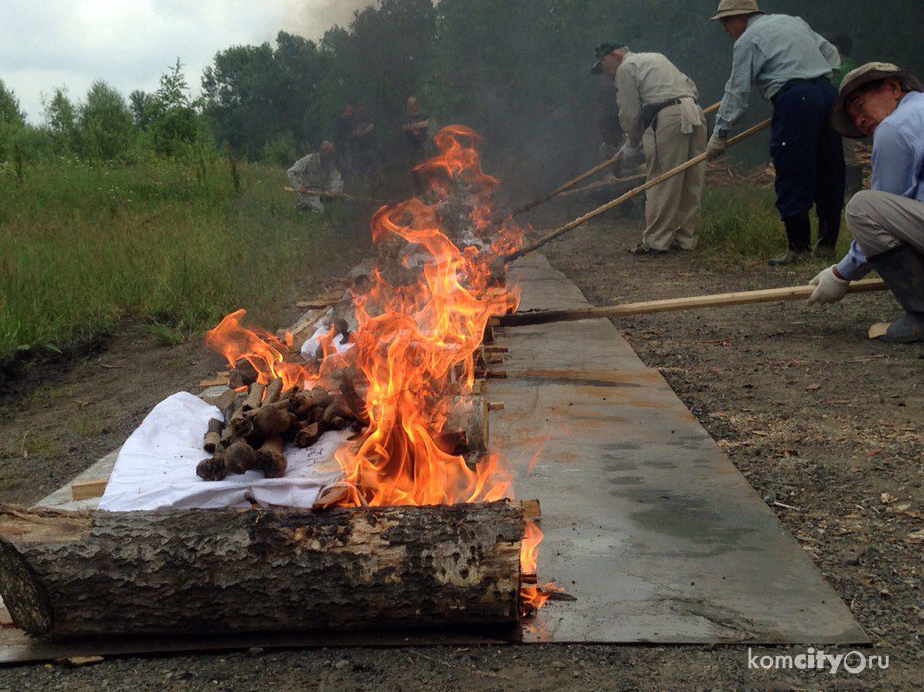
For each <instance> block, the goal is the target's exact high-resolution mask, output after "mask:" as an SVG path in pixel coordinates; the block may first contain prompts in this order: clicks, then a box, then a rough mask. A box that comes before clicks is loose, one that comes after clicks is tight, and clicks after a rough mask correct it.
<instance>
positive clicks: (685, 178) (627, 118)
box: [591, 43, 707, 255]
mask: <svg viewBox="0 0 924 692" xmlns="http://www.w3.org/2000/svg"><path fill="white" fill-rule="evenodd" d="M596 55H597V62H596V63H595V64H594V66H593V68H592V70H591V72H593V73H595V74H598V73H600V72H602V73H603V74H606V75H607V76H609V77H612V78H613V79H614V80H615V84H616V96H617V99H618V100H619V121H620V123H621V124H622V127H623V129H624V130H625V132H626V143H625V144H624V145H623V148H622V150H621V151H622V154H623V161H625V162H626V164H627V165H631V161H632V159H633V158H637V157H638V155H639V148H640V147H641V148H642V149H643V150H644V154H645V163H646V172H647V176H648V179H649V180H651V179H652V178H656V177H658V176H659V175H661V174H662V173H666V172H667V171H669V170H671V169H672V168H676V167H677V166H679V165H680V164H682V163H686V162H687V161H689V160H690V159H691V158H693V157H694V156H698V155H699V154H702V153H703V152H704V151H705V150H706V134H707V133H706V118H705V116H704V115H703V111H702V108H700V107H699V104H698V103H697V99H698V97H699V95H698V93H697V90H696V85H695V84H694V83H693V80H692V79H690V78H689V77H687V76H686V75H685V74H683V73H682V72H681V71H680V70H678V69H677V68H676V67H675V66H674V64H673V63H672V62H671V61H670V60H668V59H667V58H665V57H664V56H663V55H661V54H660V53H633V52H632V51H630V50H629V48H628V47H627V46H625V45H621V44H618V43H604V44H603V45H601V46H599V47H598V48H597V50H596ZM705 176H706V167H705V164H703V165H699V166H694V167H692V168H690V169H688V170H687V171H685V172H684V173H682V174H680V175H676V176H674V177H673V178H670V179H669V180H667V181H666V182H664V183H661V184H660V185H656V186H655V187H653V188H651V189H650V190H648V192H647V194H646V198H645V232H644V234H643V235H642V242H641V244H639V245H638V246H637V247H635V248H634V249H632V250H631V252H632V254H635V255H660V254H663V253H665V252H668V251H669V250H672V249H674V250H692V249H693V248H694V247H695V245H696V239H697V234H698V233H699V228H700V225H701V222H702V208H701V198H702V194H703V184H704V181H705Z"/></svg>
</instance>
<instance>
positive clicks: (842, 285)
mask: <svg viewBox="0 0 924 692" xmlns="http://www.w3.org/2000/svg"><path fill="white" fill-rule="evenodd" d="M809 283H810V284H811V285H812V286H817V288H816V289H815V292H814V293H812V295H811V297H810V298H809V299H808V304H809V305H815V304H816V303H819V304H821V305H828V304H830V303H836V302H838V301H839V300H841V299H842V298H843V297H844V296H845V295H847V287H848V286H849V285H850V282H849V281H847V279H841V278H840V277H838V276H837V275H836V274H835V273H834V265H832V266H830V267H828V268H827V269H824V270H822V271H820V272H819V273H818V276H816V277H815V278H814V279H812V280H811V281H809Z"/></svg>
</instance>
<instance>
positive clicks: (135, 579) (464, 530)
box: [0, 501, 524, 637]
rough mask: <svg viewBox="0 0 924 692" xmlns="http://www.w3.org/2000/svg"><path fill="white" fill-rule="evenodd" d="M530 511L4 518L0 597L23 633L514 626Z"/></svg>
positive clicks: (477, 508) (488, 508) (2, 509)
mask: <svg viewBox="0 0 924 692" xmlns="http://www.w3.org/2000/svg"><path fill="white" fill-rule="evenodd" d="M523 533H524V519H523V509H522V507H521V506H520V505H519V504H512V503H510V502H507V501H501V502H493V503H482V504H460V505H448V506H447V505H436V506H424V507H380V508H359V509H328V510H297V509H274V510H263V509H247V510H235V509H210V510H167V511H157V512H104V511H84V512H64V511H59V510H52V509H45V508H33V509H27V508H21V507H12V506H0V595H2V596H3V601H4V603H5V605H6V606H7V608H8V609H9V611H10V615H11V617H12V620H13V624H14V625H15V626H16V627H18V628H20V629H22V630H25V631H26V632H28V633H29V634H32V635H46V636H50V637H65V636H71V635H96V634H106V635H113V634H141V633H152V634H154V633H164V634H168V633H202V632H209V633H223V632H234V631H250V632H255V631H278V630H300V629H318V630H342V629H355V628H386V627H389V628H405V627H421V626H434V625H438V626H453V625H474V624H490V623H508V622H514V621H516V620H517V619H518V617H519V614H518V593H519V590H520V579H521V575H520V547H521V542H522V538H523Z"/></svg>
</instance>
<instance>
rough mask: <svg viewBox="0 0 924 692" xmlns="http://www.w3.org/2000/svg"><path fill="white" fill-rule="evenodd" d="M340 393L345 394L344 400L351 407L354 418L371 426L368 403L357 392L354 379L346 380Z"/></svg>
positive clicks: (364, 424) (341, 384)
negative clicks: (367, 408) (367, 409)
mask: <svg viewBox="0 0 924 692" xmlns="http://www.w3.org/2000/svg"><path fill="white" fill-rule="evenodd" d="M340 393H341V394H343V400H344V402H345V403H346V405H347V406H349V408H350V411H351V413H352V414H353V417H354V418H356V420H357V421H358V422H360V423H362V424H363V426H366V425H368V424H369V414H368V412H367V411H366V402H365V401H364V400H363V398H362V397H361V396H360V395H359V392H357V391H356V385H355V384H353V380H352V379H345V380H344V381H343V382H341V383H340Z"/></svg>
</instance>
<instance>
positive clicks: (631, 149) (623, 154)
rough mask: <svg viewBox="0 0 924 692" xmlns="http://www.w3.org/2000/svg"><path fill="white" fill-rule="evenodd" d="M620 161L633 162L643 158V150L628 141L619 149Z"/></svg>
mask: <svg viewBox="0 0 924 692" xmlns="http://www.w3.org/2000/svg"><path fill="white" fill-rule="evenodd" d="M618 153H619V156H620V159H621V160H623V161H633V160H635V159H637V158H638V157H639V156H641V153H642V152H641V150H640V149H639V148H638V147H635V146H632V145H631V144H630V143H629V140H626V142H625V144H623V145H622V147H620V149H619V152H618Z"/></svg>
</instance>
